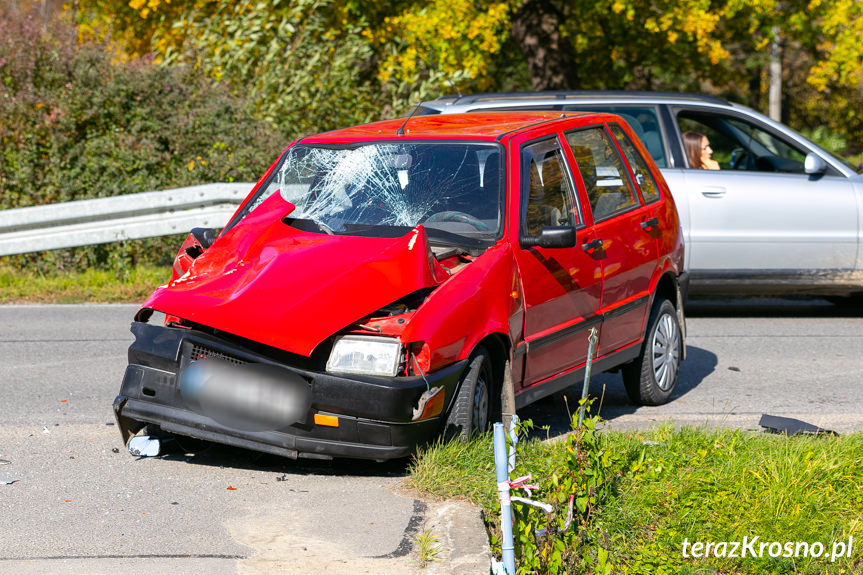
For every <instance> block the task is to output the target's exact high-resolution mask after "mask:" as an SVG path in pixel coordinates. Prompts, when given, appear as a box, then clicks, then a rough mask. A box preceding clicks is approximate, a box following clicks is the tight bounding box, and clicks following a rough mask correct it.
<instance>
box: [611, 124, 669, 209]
mask: <svg viewBox="0 0 863 575" xmlns="http://www.w3.org/2000/svg"><path fill="white" fill-rule="evenodd" d="M608 128H609V129H610V130H611V133H612V134H614V137H615V138H616V139H617V143H618V144H619V145H620V149H621V150H623V155H624V156H626V161H627V162H629V168H630V169H631V170H632V173H633V175H634V176H635V183H636V184H638V189H639V190H641V197H642V198H644V202H645V203H647V204H650V203H652V202H655V201H657V200H658V199H659V187H658V186H657V185H656V180H654V179H653V174H651V173H650V169H649V168H648V167H647V162H645V161H644V158H643V157H642V156H641V154H639V153H638V149H636V147H635V144H633V143H632V141H631V140H630V139H629V136H627V135H626V132H624V131H623V128H621V127H620V126H618V125H617V124H609V125H608Z"/></svg>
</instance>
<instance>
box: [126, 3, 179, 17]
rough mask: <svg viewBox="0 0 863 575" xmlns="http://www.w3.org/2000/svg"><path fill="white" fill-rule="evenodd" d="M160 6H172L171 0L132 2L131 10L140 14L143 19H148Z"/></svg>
mask: <svg viewBox="0 0 863 575" xmlns="http://www.w3.org/2000/svg"><path fill="white" fill-rule="evenodd" d="M160 4H170V0H165V1H164V2H162V1H161V0H130V2H129V8H131V9H132V10H135V11H136V12H138V14H140V15H141V18H146V17H147V16H149V15H150V13H152V12H155V11H156V10H157V9H158V8H159V5H160Z"/></svg>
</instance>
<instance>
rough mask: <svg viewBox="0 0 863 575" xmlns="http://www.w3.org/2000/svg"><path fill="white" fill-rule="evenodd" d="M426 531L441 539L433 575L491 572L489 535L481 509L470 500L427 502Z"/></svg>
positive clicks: (431, 569) (429, 569)
mask: <svg viewBox="0 0 863 575" xmlns="http://www.w3.org/2000/svg"><path fill="white" fill-rule="evenodd" d="M426 505H427V508H426V529H428V530H429V531H430V532H431V534H432V535H433V536H434V537H435V538H436V539H437V544H438V546H439V551H438V554H437V556H436V558H435V560H434V561H433V562H432V563H430V564H429V565H428V566H427V567H426V568H425V570H424V572H425V573H428V574H429V575H485V574H487V573H489V572H490V571H491V551H490V549H489V544H488V535H487V533H486V529H485V524H484V523H483V520H482V513H481V511H480V509H479V507H476V506H475V505H473V504H471V503H468V502H466V501H456V500H446V501H427V502H426Z"/></svg>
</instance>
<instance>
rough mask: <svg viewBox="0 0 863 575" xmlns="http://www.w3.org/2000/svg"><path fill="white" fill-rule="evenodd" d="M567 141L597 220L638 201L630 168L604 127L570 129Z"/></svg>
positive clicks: (626, 208) (616, 212)
mask: <svg viewBox="0 0 863 575" xmlns="http://www.w3.org/2000/svg"><path fill="white" fill-rule="evenodd" d="M566 141H567V143H568V144H569V147H570V149H571V150H572V155H573V156H575V162H576V163H577V164H578V171H579V172H581V177H582V179H583V180H584V187H585V190H586V191H587V197H588V199H589V200H590V209H591V210H592V211H593V219H594V221H599V220H603V219H605V218H608V217H610V216H612V215H614V214H618V213H620V212H623V211H626V210H628V209H629V208H631V207H633V206H635V205H638V204H639V201H638V200H637V199H636V195H635V194H634V193H633V189H632V186H631V183H630V180H629V174H628V171H627V168H626V166H625V165H624V163H623V160H622V159H621V157H620V154H618V152H617V147H616V146H615V145H614V143H613V142H612V141H611V139H610V137H609V135H608V132H606V131H605V129H603V128H602V127H597V128H588V129H586V130H578V131H575V132H569V133H567V134H566Z"/></svg>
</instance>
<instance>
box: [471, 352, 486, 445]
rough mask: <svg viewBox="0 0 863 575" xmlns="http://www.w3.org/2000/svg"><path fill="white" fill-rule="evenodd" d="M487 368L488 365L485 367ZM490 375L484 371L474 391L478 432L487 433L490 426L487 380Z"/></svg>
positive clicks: (475, 420) (477, 380)
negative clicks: (486, 429)
mask: <svg viewBox="0 0 863 575" xmlns="http://www.w3.org/2000/svg"><path fill="white" fill-rule="evenodd" d="M483 367H484V368H487V365H483ZM487 377H488V373H487V370H486V369H483V370H482V371H481V372H480V373H479V377H477V379H476V386H475V387H474V390H473V425H474V429H476V430H477V431H480V432H482V431H485V428H486V427H487V426H488V384H487V383H486V378H487Z"/></svg>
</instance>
